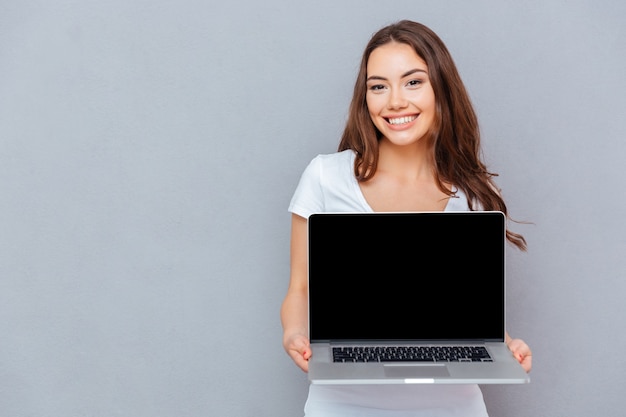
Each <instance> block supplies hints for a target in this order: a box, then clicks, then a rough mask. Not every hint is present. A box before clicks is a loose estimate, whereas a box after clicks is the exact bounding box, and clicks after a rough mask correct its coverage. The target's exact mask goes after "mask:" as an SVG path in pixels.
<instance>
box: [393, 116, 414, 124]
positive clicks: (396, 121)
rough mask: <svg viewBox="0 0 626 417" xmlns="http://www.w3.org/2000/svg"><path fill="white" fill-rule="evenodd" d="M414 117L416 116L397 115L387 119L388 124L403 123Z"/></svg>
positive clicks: (410, 120)
mask: <svg viewBox="0 0 626 417" xmlns="http://www.w3.org/2000/svg"><path fill="white" fill-rule="evenodd" d="M416 118H417V116H406V117H397V118H395V119H389V124H392V125H401V124H404V123H409V122H412V121H413V120H415V119H416Z"/></svg>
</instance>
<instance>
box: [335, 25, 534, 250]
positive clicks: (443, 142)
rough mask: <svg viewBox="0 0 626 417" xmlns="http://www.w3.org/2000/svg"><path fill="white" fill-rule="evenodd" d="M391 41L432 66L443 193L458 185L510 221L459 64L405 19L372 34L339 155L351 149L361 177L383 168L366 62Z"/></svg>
mask: <svg viewBox="0 0 626 417" xmlns="http://www.w3.org/2000/svg"><path fill="white" fill-rule="evenodd" d="M390 42H398V43H403V44H407V45H409V46H411V47H412V48H413V49H414V50H415V52H416V53H417V55H418V56H419V57H421V58H422V59H423V60H424V61H425V62H426V65H427V66H428V75H429V78H430V83H431V85H432V88H433V90H434V93H435V100H436V116H435V121H434V123H433V126H431V129H430V132H429V134H428V140H429V142H430V143H431V144H432V147H431V149H432V155H431V158H432V160H433V162H434V168H435V173H434V174H435V180H436V181H437V185H438V187H439V189H440V190H441V191H442V192H444V193H446V194H448V195H450V196H451V197H453V196H454V192H453V191H450V190H448V188H447V187H446V186H445V184H446V183H447V184H453V185H454V186H456V187H458V188H459V189H461V190H463V192H465V194H466V195H467V197H468V200H469V204H470V209H471V210H475V209H481V210H499V211H502V212H503V213H504V214H505V215H507V217H508V212H507V207H506V204H505V202H504V200H503V198H502V196H501V194H500V190H499V189H498V188H497V186H496V184H495V183H494V181H493V177H494V176H497V174H495V173H493V172H490V171H488V170H487V168H486V165H485V164H484V162H483V161H482V150H481V147H480V130H479V126H478V118H477V117H476V112H475V111H474V108H473V106H472V103H471V100H470V98H469V94H468V93H467V90H466V89H465V86H464V84H463V81H462V80H461V77H460V75H459V73H458V71H457V68H456V65H455V63H454V60H453V59H452V56H451V55H450V53H449V51H448V49H447V48H446V46H445V44H444V43H443V41H442V40H441V39H440V38H439V36H437V35H436V34H435V33H434V32H433V31H432V30H431V29H429V28H428V27H426V26H424V25H422V24H420V23H417V22H412V21H409V20H402V21H399V22H397V23H394V24H391V25H389V26H386V27H384V28H382V29H381V30H379V31H378V32H376V33H375V34H374V35H373V36H372V38H371V39H370V41H369V43H368V44H367V46H366V48H365V51H364V52H363V57H362V59H361V65H360V68H359V73H358V75H357V79H356V83H355V86H354V95H353V97H352V102H351V104H350V109H349V114H348V120H347V122H346V127H345V129H344V132H343V135H342V137H341V142H340V143H339V151H343V150H346V149H352V150H353V151H354V152H355V153H356V160H355V163H354V174H355V176H356V178H357V179H358V180H359V181H367V180H369V179H370V178H372V177H373V176H374V174H375V173H376V169H377V166H378V142H379V140H380V138H381V133H380V131H378V129H377V128H376V126H375V125H374V123H373V122H372V120H371V118H370V115H369V111H368V109H367V103H366V93H367V86H366V79H367V63H368V60H369V57H370V55H371V53H372V51H374V50H375V49H376V48H378V47H380V46H382V45H385V44H388V43H390ZM506 234H507V239H508V240H509V242H511V243H512V244H514V245H515V246H517V247H518V248H519V249H522V250H525V249H526V241H525V239H524V237H523V236H522V235H520V234H517V233H513V232H511V231H510V230H508V229H507V232H506Z"/></svg>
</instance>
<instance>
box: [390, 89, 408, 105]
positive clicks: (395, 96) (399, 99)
mask: <svg viewBox="0 0 626 417" xmlns="http://www.w3.org/2000/svg"><path fill="white" fill-rule="evenodd" d="M406 105H407V99H406V97H405V96H404V94H403V93H402V90H397V89H392V90H391V91H390V92H389V101H388V102H387V107H388V108H389V109H401V108H404V107H406Z"/></svg>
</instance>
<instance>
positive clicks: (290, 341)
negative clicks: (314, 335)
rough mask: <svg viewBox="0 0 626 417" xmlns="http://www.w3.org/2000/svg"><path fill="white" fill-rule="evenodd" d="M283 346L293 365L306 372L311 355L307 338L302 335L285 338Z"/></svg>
mask: <svg viewBox="0 0 626 417" xmlns="http://www.w3.org/2000/svg"><path fill="white" fill-rule="evenodd" d="M283 346H284V348H285V351H287V354H288V355H289V356H290V357H291V359H292V360H293V361H294V362H295V364H296V365H298V367H299V368H300V369H302V370H303V371H304V372H308V371H309V359H310V358H311V355H312V352H311V344H310V343H309V338H308V337H307V336H305V335H303V334H293V335H291V336H285V338H284V340H283Z"/></svg>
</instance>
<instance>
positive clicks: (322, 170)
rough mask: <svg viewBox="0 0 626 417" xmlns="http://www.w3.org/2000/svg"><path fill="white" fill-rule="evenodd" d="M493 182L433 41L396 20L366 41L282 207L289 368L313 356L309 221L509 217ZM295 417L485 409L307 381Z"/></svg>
mask: <svg viewBox="0 0 626 417" xmlns="http://www.w3.org/2000/svg"><path fill="white" fill-rule="evenodd" d="M494 175H495V174H493V173H491V172H489V171H488V170H487V168H486V166H485V164H484V163H483V162H482V160H481V148H480V136H479V128H478V122H477V118H476V114H475V112H474V110H473V108H472V105H471V102H470V99H469V96H468V94H467V91H466V89H465V87H464V85H463V82H462V81H461V78H460V76H459V74H458V72H457V69H456V66H455V64H454V62H453V60H452V57H451V56H450V54H449V52H448V50H447V48H446V46H445V45H444V43H443V42H442V41H441V39H439V37H438V36H437V35H436V34H435V33H434V32H432V31H431V30H430V29H429V28H427V27H426V26H424V25H422V24H419V23H416V22H411V21H406V20H404V21H400V22H397V23H395V24H392V25H389V26H387V27H385V28H383V29H381V30H380V31H378V32H377V33H376V34H374V36H373V37H372V38H371V40H370V41H369V43H368V45H367V47H366V48H365V51H364V53H363V58H362V62H361V67H360V70H359V74H358V76H357V80H356V85H355V87H354V96H353V98H352V103H351V105H350V112H349V117H348V120H347V123H346V127H345V130H344V133H343V136H342V138H341V142H340V144H339V149H338V152H336V153H333V154H328V155H319V156H317V157H316V158H314V159H313V160H312V161H311V163H310V164H309V166H308V167H307V168H306V170H305V171H304V173H303V174H302V177H301V179H300V183H299V184H298V187H297V189H296V191H295V194H294V196H293V198H292V200H291V204H290V206H289V211H290V212H291V213H292V231H291V278H290V283H289V288H288V290H287V295H286V297H285V300H284V302H283V305H282V310H281V319H282V324H283V330H284V335H283V345H284V347H285V350H286V351H287V353H288V354H289V356H290V357H291V358H292V359H293V361H294V362H295V363H296V365H297V366H299V367H300V368H301V369H302V370H303V371H305V372H306V371H307V370H308V360H309V358H310V357H311V349H310V347H309V340H308V329H307V255H306V247H307V236H306V234H307V227H306V222H307V218H308V216H309V215H310V214H311V213H315V212H326V211H334V212H340V211H351V212H387V211H441V210H448V211H467V210H500V211H502V212H504V213H505V214H507V208H506V205H505V203H504V201H503V199H502V196H501V195H500V193H499V191H498V188H497V187H496V185H495V183H494V182H493V176H494ZM507 216H508V214H507ZM417 238H419V237H417ZM507 239H508V241H509V242H510V243H511V244H512V245H514V246H515V247H517V248H519V249H521V250H525V249H526V242H525V240H524V238H523V237H522V236H521V235H519V234H516V233H513V232H512V231H509V230H508V231H507ZM371 244H372V245H373V246H375V245H377V244H379V243H378V242H371ZM380 244H385V242H380ZM373 253H375V252H373ZM368 256H371V255H368ZM506 337H507V340H506V342H507V344H508V346H509V348H510V349H511V352H512V354H513V355H515V357H516V358H517V359H518V360H519V361H520V363H521V364H522V366H523V367H524V369H526V371H527V372H529V371H530V369H531V366H532V356H531V350H530V348H529V347H528V345H527V344H526V343H525V342H524V341H522V340H521V339H512V338H511V337H509V335H508V334H507V336H506ZM305 415H306V416H307V417H316V416H323V417H331V416H341V417H348V416H353V415H354V416H357V415H358V416H361V417H363V416H430V417H432V416H453V415H455V416H456V415H458V416H461V415H462V416H464V417H470V416H486V415H487V411H486V407H485V404H484V401H483V397H482V393H481V391H480V389H479V387H478V386H477V385H447V386H444V385H433V386H424V385H406V386H405V385H398V386H382V385H381V386H318V385H311V386H310V389H309V397H308V400H307V403H306V406H305Z"/></svg>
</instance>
